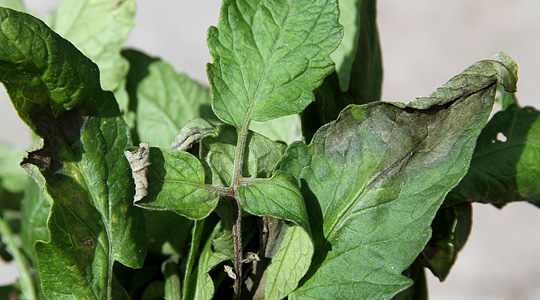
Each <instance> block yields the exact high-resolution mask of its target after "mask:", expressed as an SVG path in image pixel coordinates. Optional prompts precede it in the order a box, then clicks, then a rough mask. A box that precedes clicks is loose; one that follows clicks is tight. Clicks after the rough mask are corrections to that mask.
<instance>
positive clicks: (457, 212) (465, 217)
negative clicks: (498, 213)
mask: <svg viewBox="0 0 540 300" xmlns="http://www.w3.org/2000/svg"><path fill="white" fill-rule="evenodd" d="M471 225H472V207H471V204H470V203H460V204H456V205H452V206H449V207H443V208H441V209H439V211H438V212H437V215H436V216H435V219H434V220H433V223H432V225H431V228H432V229H433V234H432V236H431V239H430V240H429V242H428V244H427V245H426V247H425V248H424V250H422V254H421V255H420V256H419V262H421V263H422V265H423V266H425V267H426V268H428V269H430V270H431V272H432V273H433V275H435V276H436V277H437V278H439V280H440V281H443V280H445V279H446V277H447V276H448V274H449V273H450V269H451V268H452V266H453V265H454V262H455V261H456V258H457V255H458V253H459V251H460V250H461V249H462V248H463V246H465V243H466V242H467V238H468V237H469V233H470V231H471Z"/></svg>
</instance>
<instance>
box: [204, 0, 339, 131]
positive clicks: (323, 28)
mask: <svg viewBox="0 0 540 300" xmlns="http://www.w3.org/2000/svg"><path fill="white" fill-rule="evenodd" d="M337 19H338V7H337V3H336V1H334V0H316V1H314V0H298V1H287V2H285V3H282V4H280V5H275V4H274V3H266V2H264V1H260V0H240V1H233V0H225V1H223V4H222V7H221V13H220V19H219V23H218V27H217V28H216V27H211V28H210V29H209V30H208V46H209V48H210V54H211V55H212V58H213V59H214V62H213V63H212V64H208V67H207V72H208V78H209V79H210V86H211V89H212V108H213V110H214V112H215V113H216V115H217V116H218V117H219V118H220V119H221V120H223V121H224V122H226V123H229V124H232V125H234V126H235V127H237V128H242V127H243V126H245V127H246V128H247V125H248V124H249V122H250V121H251V120H255V121H266V120H270V119H274V118H278V117H281V116H286V115H290V114H295V113H299V112H300V111H302V110H303V109H304V108H305V107H306V106H307V105H308V104H309V103H310V102H311V101H313V94H312V93H311V91H312V90H313V89H315V88H316V87H317V86H319V85H320V84H321V83H322V80H323V79H324V77H326V76H327V75H328V74H330V72H332V70H333V62H332V60H330V57H329V55H330V53H331V52H332V51H334V50H335V49H336V47H337V45H338V44H339V42H340V40H341V35H342V29H341V25H339V23H338V22H337Z"/></svg>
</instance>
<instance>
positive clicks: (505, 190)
mask: <svg viewBox="0 0 540 300" xmlns="http://www.w3.org/2000/svg"><path fill="white" fill-rule="evenodd" d="M447 201H449V202H450V203H456V202H461V201H468V202H482V203H492V204H495V205H497V206H502V205H505V204H507V203H509V202H513V201H530V202H532V203H540V112H539V111H538V110H536V109H534V108H532V107H524V108H520V107H519V106H518V105H517V104H512V105H510V106H509V107H507V108H506V109H505V110H503V111H500V112H498V113H497V114H495V115H494V116H493V118H492V119H491V120H490V121H489V123H488V124H487V126H486V128H485V129H484V130H483V131H482V134H481V135H480V137H479V138H478V143H477V145H476V149H475V151H474V154H473V159H472V161H471V167H470V169H469V172H468V173H467V175H466V176H465V178H463V180H462V181H461V182H460V184H459V185H458V186H457V187H456V188H455V189H454V190H453V191H452V193H450V194H449V195H448V199H447Z"/></svg>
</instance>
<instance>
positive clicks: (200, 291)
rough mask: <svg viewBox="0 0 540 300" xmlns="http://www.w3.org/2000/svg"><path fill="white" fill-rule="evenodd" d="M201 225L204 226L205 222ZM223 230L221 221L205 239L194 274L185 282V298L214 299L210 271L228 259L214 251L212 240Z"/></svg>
mask: <svg viewBox="0 0 540 300" xmlns="http://www.w3.org/2000/svg"><path fill="white" fill-rule="evenodd" d="M199 225H200V227H203V226H204V223H203V224H199ZM200 230H202V228H200ZM221 231H223V226H222V222H219V223H218V224H217V225H215V226H214V228H213V230H212V232H211V233H210V235H209V237H208V238H207V239H206V240H205V242H204V244H203V246H202V249H201V251H200V256H199V260H198V264H197V267H196V268H195V269H194V272H193V275H191V277H189V279H190V280H189V282H186V283H185V285H187V286H185V287H184V296H183V299H185V300H187V299H201V300H204V299H212V297H213V295H214V291H215V288H214V282H213V281H212V277H210V275H209V274H208V273H209V272H210V271H211V270H212V269H213V268H215V267H216V266H217V265H219V264H221V263H222V262H224V261H226V260H227V259H228V258H227V256H226V255H225V254H222V253H218V252H214V251H212V240H213V239H215V238H217V237H218V236H219V235H220V233H221ZM194 234H195V232H194Z"/></svg>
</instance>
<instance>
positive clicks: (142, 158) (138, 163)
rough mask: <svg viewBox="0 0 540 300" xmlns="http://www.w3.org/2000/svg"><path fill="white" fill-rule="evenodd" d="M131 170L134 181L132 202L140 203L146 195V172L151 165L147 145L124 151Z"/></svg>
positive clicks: (142, 144) (141, 144)
mask: <svg viewBox="0 0 540 300" xmlns="http://www.w3.org/2000/svg"><path fill="white" fill-rule="evenodd" d="M124 155H125V156H126V158H127V160H128V161H129V164H130V166H131V170H132V172H131V173H132V176H133V180H134V181H135V197H134V199H133V202H134V203H135V202H138V201H140V200H141V199H142V198H143V197H144V196H146V195H147V194H148V178H147V177H146V171H147V169H148V167H149V166H150V165H151V163H150V147H149V145H148V143H140V144H139V148H138V149H136V150H134V151H130V150H126V151H124Z"/></svg>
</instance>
